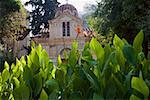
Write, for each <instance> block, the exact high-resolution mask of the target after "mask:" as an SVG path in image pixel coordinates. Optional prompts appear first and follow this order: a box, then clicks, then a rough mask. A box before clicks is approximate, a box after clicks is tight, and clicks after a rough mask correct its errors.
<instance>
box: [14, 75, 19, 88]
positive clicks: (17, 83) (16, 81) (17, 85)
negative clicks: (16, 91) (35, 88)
mask: <svg viewBox="0 0 150 100" xmlns="http://www.w3.org/2000/svg"><path fill="white" fill-rule="evenodd" d="M13 81H14V83H15V86H16V88H19V86H20V81H19V80H18V79H17V78H16V77H13Z"/></svg>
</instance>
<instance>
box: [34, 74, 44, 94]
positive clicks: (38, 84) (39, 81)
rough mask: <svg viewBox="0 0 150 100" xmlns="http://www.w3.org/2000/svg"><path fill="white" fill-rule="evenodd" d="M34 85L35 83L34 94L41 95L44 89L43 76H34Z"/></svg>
mask: <svg viewBox="0 0 150 100" xmlns="http://www.w3.org/2000/svg"><path fill="white" fill-rule="evenodd" d="M32 85H33V86H32V88H33V92H34V95H35V96H37V95H39V93H40V91H41V89H42V78H41V76H40V75H39V74H38V75H36V76H34V77H33V84H32Z"/></svg>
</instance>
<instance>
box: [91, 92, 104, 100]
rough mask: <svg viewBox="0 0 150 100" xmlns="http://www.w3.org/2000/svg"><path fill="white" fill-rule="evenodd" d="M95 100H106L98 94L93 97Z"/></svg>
mask: <svg viewBox="0 0 150 100" xmlns="http://www.w3.org/2000/svg"><path fill="white" fill-rule="evenodd" d="M93 100H104V98H103V97H102V96H100V95H98V94H96V93H94V95H93Z"/></svg>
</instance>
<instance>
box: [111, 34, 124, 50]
mask: <svg viewBox="0 0 150 100" xmlns="http://www.w3.org/2000/svg"><path fill="white" fill-rule="evenodd" d="M113 44H114V46H115V47H116V48H117V47H119V48H120V49H121V50H122V49H123V46H124V42H123V41H122V40H121V39H120V38H119V37H118V36H117V35H116V34H115V36H114V40H113Z"/></svg>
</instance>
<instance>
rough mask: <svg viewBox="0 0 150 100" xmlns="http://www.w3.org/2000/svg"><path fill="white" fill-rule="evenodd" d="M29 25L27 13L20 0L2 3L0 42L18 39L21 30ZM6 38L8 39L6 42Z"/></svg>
mask: <svg viewBox="0 0 150 100" xmlns="http://www.w3.org/2000/svg"><path fill="white" fill-rule="evenodd" d="M26 25H27V21H26V11H25V9H24V7H23V5H22V4H21V2H20V0H1V1H0V42H2V43H5V42H6V43H7V39H8V38H9V40H10V39H16V36H17V34H19V33H20V31H21V30H25V28H26ZM4 38H7V39H6V41H5V39H4Z"/></svg>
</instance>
